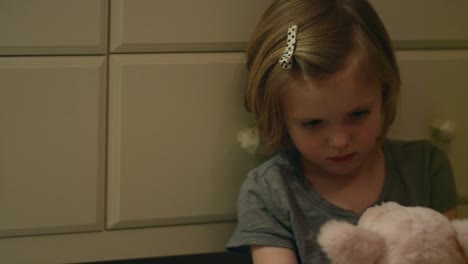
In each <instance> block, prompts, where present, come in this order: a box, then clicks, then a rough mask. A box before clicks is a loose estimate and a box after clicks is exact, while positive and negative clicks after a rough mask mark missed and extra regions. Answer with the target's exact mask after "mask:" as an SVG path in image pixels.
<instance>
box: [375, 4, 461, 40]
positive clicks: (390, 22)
mask: <svg viewBox="0 0 468 264" xmlns="http://www.w3.org/2000/svg"><path fill="white" fill-rule="evenodd" d="M371 3H372V4H373V5H374V7H375V9H376V10H377V12H378V13H379V15H380V16H381V18H382V20H383V22H384V24H385V26H386V27H387V30H388V31H389V34H390V37H391V38H392V40H393V41H394V42H395V45H396V47H399V48H416V49H424V48H434V47H468V26H467V25H468V16H467V15H466V11H467V10H468V1H466V0H451V1H440V0H411V1H407V0H392V1H388V0H371Z"/></svg>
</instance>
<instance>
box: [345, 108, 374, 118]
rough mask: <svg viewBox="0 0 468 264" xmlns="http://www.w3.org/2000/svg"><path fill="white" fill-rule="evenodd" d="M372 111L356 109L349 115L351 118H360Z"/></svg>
mask: <svg viewBox="0 0 468 264" xmlns="http://www.w3.org/2000/svg"><path fill="white" fill-rule="evenodd" d="M369 113H370V111H369V110H360V111H354V112H352V113H350V114H349V115H348V117H349V118H350V119H359V118H362V117H364V116H366V115H368V114H369Z"/></svg>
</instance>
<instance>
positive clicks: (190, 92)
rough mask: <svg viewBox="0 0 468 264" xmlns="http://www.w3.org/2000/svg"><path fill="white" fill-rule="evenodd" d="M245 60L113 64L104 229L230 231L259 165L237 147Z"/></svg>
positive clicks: (116, 59) (210, 56) (115, 60)
mask: <svg viewBox="0 0 468 264" xmlns="http://www.w3.org/2000/svg"><path fill="white" fill-rule="evenodd" d="M244 65H245V61H244V54H243V53H219V54H217V53H201V54H199V53H192V54H190V53H180V54H144V55H111V57H110V83H109V84H110V86H109V131H108V135H109V145H108V149H109V151H108V160H109V163H108V207H107V208H108V217H107V223H108V227H109V228H125V227H139V226H164V225H176V224H194V223H204V222H216V221H227V220H230V221H233V220H235V214H236V198H237V192H238V187H239V186H240V183H241V182H242V180H243V179H244V178H245V175H246V174H247V171H248V170H249V169H251V168H253V167H254V166H255V164H258V162H259V160H258V159H256V158H255V157H253V156H250V155H248V154H247V153H246V152H245V151H244V150H243V149H241V148H240V147H239V144H238V143H237V142H236V134H237V132H238V131H239V130H240V129H242V128H244V127H246V126H247V125H248V124H249V116H248V114H247V113H246V111H245V110H244V109H243V93H242V91H243V88H244V79H245V66H244Z"/></svg>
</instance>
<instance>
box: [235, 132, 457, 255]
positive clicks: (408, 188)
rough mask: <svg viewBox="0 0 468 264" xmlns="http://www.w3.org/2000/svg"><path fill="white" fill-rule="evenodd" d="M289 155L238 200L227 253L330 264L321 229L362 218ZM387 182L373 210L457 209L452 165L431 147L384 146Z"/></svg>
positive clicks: (258, 174)
mask: <svg viewBox="0 0 468 264" xmlns="http://www.w3.org/2000/svg"><path fill="white" fill-rule="evenodd" d="M291 153H293V152H291V151H285V152H284V153H281V154H278V155H276V156H275V157H273V158H271V159H270V160H268V161H266V162H265V163H263V164H262V165H260V166H259V167H257V168H255V169H253V170H252V171H251V172H250V173H249V174H248V176H247V178H246V179H245V181H244V183H243V184H242V187H241V189H240V193H239V198H238V212H237V213H238V224H237V228H236V230H235V231H234V233H233V234H232V236H231V238H230V240H229V242H228V244H227V246H226V248H227V250H229V251H237V252H239V251H241V252H242V251H243V252H248V249H249V246H250V245H264V246H275V247H286V248H291V249H293V250H294V251H295V252H296V254H297V258H298V260H299V263H303V264H317V263H329V260H328V258H327V256H326V255H325V254H324V253H323V252H322V251H321V250H320V247H319V245H318V244H317V242H316V237H317V233H318V230H319V228H320V226H321V225H322V224H323V223H324V222H326V221H328V220H330V219H339V220H345V221H348V222H350V223H353V224H356V223H357V221H358V220H359V215H357V214H355V213H354V212H352V211H349V210H344V209H342V208H339V207H337V206H335V205H333V204H332V203H330V202H328V201H327V200H325V199H323V198H322V197H321V196H320V195H319V194H318V193H316V192H315V191H314V190H313V189H312V188H311V187H310V185H308V184H307V181H306V180H305V179H304V177H302V175H301V173H300V172H299V170H298V169H297V168H298V162H297V158H294V157H295V156H296V155H294V154H291ZM383 153H384V157H385V164H386V165H385V166H386V168H385V174H386V175H385V180H384V185H383V188H382V190H381V193H380V196H379V198H378V200H377V201H376V202H375V204H380V203H381V202H384V201H394V202H398V203H399V204H401V205H405V206H426V207H430V208H433V209H435V210H437V211H439V212H445V211H447V210H449V209H452V208H455V207H456V205H457V195H456V188H455V182H454V177H453V173H452V168H451V166H450V162H449V161H448V159H447V157H446V155H445V154H444V153H443V152H441V151H440V150H439V149H437V148H435V147H434V146H433V145H432V144H431V143H429V142H428V141H412V142H405V141H393V140H386V141H385V142H384V143H383Z"/></svg>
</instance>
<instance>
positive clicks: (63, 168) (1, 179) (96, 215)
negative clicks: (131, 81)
mask: <svg viewBox="0 0 468 264" xmlns="http://www.w3.org/2000/svg"><path fill="white" fill-rule="evenodd" d="M105 68H106V63H105V60H104V57H31V58H21V57H3V58H1V57H0V80H1V85H0V127H1V129H0V209H1V212H2V216H1V217H0V236H16V235H31V234H45V233H59V232H78V231H90V230H99V229H101V228H102V226H103V217H104V213H103V195H104V186H103V184H104V166H105V164H104V161H105V159H104V146H105V145H104V144H105V142H104V139H105V134H104V133H105V119H104V118H105V86H106V70H105ZM0 255H1V254H0Z"/></svg>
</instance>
